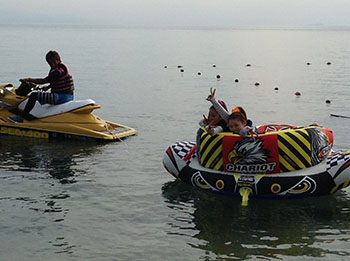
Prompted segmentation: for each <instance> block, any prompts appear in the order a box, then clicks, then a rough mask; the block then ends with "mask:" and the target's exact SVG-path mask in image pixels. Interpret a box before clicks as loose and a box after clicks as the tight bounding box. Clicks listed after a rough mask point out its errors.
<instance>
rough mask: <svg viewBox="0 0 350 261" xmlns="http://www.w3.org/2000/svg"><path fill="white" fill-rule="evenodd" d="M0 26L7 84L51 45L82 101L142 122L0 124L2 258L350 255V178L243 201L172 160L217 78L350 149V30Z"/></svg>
mask: <svg viewBox="0 0 350 261" xmlns="http://www.w3.org/2000/svg"><path fill="white" fill-rule="evenodd" d="M0 33H1V36H2V41H0V65H1V70H0V79H1V82H3V83H5V82H11V83H13V84H15V85H17V84H18V83H19V82H18V79H20V78H22V77H42V76H45V75H46V74H47V72H48V70H49V67H48V65H47V64H46V62H45V59H44V56H45V54H46V52H47V51H48V50H51V49H54V50H58V51H59V52H60V54H61V56H62V60H63V61H64V62H65V63H66V64H68V65H69V67H70V69H71V71H72V73H73V76H74V80H75V85H76V99H87V98H92V99H94V100H95V101H96V102H97V103H98V104H100V105H101V106H102V108H101V109H100V110H97V111H95V114H97V115H99V116H101V117H102V118H104V119H108V120H111V121H115V122H119V123H123V124H126V125H130V126H133V127H135V128H137V129H138V131H139V134H138V135H137V136H134V137H130V138H128V139H126V140H124V141H123V142H117V143H108V144H100V143H88V142H75V141H52V142H45V141H41V140H32V139H25V138H18V137H10V136H1V137H0V180H1V182H0V231H1V238H0V257H1V260H253V259H261V260H281V259H282V260H301V259H303V260H320V259H322V260H348V258H349V257H350V250H349V243H350V190H349V189H345V190H343V191H341V192H338V193H336V194H335V195H333V196H325V197H320V198H307V199H298V200H258V199H252V200H250V201H249V205H248V206H247V207H242V206H241V205H240V199H239V198H229V197H224V196H220V195H213V194H207V193H205V192H202V191H199V190H197V189H194V188H192V187H190V186H187V185H185V184H182V183H181V182H177V181H174V179H173V178H172V176H170V175H169V174H168V173H167V172H166V171H165V170H164V168H163V166H162V164H161V160H162V157H163V153H164V150H165V149H166V148H167V147H168V146H169V145H170V144H172V143H174V142H176V141H179V140H190V141H193V140H195V133H196V130H197V128H198V121H199V120H200V119H201V117H202V114H206V113H207V111H208V108H209V104H208V102H207V101H206V100H205V98H206V96H207V95H208V93H209V88H210V87H214V88H216V89H217V97H218V98H220V99H223V100H225V101H226V103H227V104H228V106H229V107H233V106H236V105H241V106H244V107H245V108H246V110H247V112H248V115H249V117H250V118H251V119H252V120H253V121H254V123H255V124H257V125H258V124H264V123H290V124H296V125H307V124H310V123H313V122H318V123H320V124H322V125H324V126H326V127H329V128H331V129H333V131H334V134H335V149H347V148H350V139H349V135H348V133H349V130H350V120H348V119H342V118H335V117H330V114H331V113H334V114H341V115H346V116H350V88H349V87H350V86H349V85H350V84H349V83H350V49H349V46H350V31H348V30H334V29H333V30H325V29H324V30H307V29H303V30H300V29H299V30H297V29H274V30H267V29H264V30H263V29H260V30H253V29H250V30H243V29H236V30H191V29H187V30H175V29H169V30H166V29H123V28H111V27H109V28H108V27H83V26H74V27H72V26H26V25H18V26H5V25H2V26H0ZM308 62H309V63H311V64H310V65H307V63H308ZM327 62H331V65H327ZM248 63H249V64H251V66H250V67H247V66H246V64H248ZM178 65H182V66H183V69H184V72H180V70H179V69H178V68H177V66H178ZM213 65H216V66H215V67H214V66H213ZM165 67H167V68H165ZM198 72H200V73H201V75H198ZM218 74H219V75H220V76H221V79H220V80H217V78H216V75H218ZM235 79H239V82H238V83H236V82H235ZM255 82H259V83H260V86H255ZM276 87H278V90H277V91H275V90H274V89H275V88H276ZM296 91H299V92H301V94H302V95H301V96H300V97H296V96H295V95H294V93H295V92H296ZM326 100H331V103H330V104H327V103H326V102H325V101H326Z"/></svg>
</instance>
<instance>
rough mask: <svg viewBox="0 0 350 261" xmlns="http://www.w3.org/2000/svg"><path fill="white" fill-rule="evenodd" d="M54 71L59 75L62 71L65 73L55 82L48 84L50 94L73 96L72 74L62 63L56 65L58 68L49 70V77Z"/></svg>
mask: <svg viewBox="0 0 350 261" xmlns="http://www.w3.org/2000/svg"><path fill="white" fill-rule="evenodd" d="M55 70H59V72H60V74H61V71H64V72H65V73H64V74H62V75H61V76H60V77H59V78H58V79H57V80H55V81H52V82H50V87H51V92H53V93H65V94H73V91H74V82H73V77H72V74H71V73H70V71H69V69H68V67H67V66H66V65H64V64H63V63H60V64H59V65H58V68H55V69H51V70H50V72H49V75H50V74H51V73H53V72H54V71H55Z"/></svg>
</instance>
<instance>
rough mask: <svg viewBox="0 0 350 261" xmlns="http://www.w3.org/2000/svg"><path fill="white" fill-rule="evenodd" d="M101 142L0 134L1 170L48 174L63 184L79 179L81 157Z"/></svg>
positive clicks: (92, 150) (95, 149) (91, 151)
mask: <svg viewBox="0 0 350 261" xmlns="http://www.w3.org/2000/svg"><path fill="white" fill-rule="evenodd" d="M100 146H102V144H98V143H91V142H82V141H75V140H59V141H47V140H42V139H31V138H26V137H16V136H1V137H0V169H3V170H12V171H22V172H31V171H36V172H44V173H46V172H47V173H49V174H50V175H51V176H52V177H53V178H55V179H58V180H59V182H60V183H62V184H63V183H73V182H76V181H75V179H74V176H75V175H76V174H78V173H79V172H82V170H81V169H80V170H78V169H75V168H74V166H75V165H76V164H77V161H79V159H80V158H83V157H86V156H89V155H91V154H93V153H96V152H98V151H99V148H100Z"/></svg>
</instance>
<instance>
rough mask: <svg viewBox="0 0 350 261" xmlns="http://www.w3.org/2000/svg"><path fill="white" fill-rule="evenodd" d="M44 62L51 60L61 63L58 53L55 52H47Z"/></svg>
mask: <svg viewBox="0 0 350 261" xmlns="http://www.w3.org/2000/svg"><path fill="white" fill-rule="evenodd" d="M45 58H46V61H47V62H49V61H52V60H58V61H60V62H61V57H60V55H59V54H58V52H56V51H49V52H48V53H47V54H46V57H45Z"/></svg>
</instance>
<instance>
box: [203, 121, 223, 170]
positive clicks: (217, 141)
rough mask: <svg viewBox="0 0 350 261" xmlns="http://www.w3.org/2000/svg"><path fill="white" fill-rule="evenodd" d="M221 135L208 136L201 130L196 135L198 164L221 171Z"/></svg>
mask: <svg viewBox="0 0 350 261" xmlns="http://www.w3.org/2000/svg"><path fill="white" fill-rule="evenodd" d="M223 137H224V136H223V135H214V136H212V135H210V134H208V133H207V132H206V131H204V130H203V129H202V128H201V129H199V131H198V133H197V138H199V144H200V145H199V153H200V163H201V165H202V166H203V167H205V168H209V169H215V170H221V171H223V169H224V166H223V159H222V140H223ZM197 144H198V143H197Z"/></svg>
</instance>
